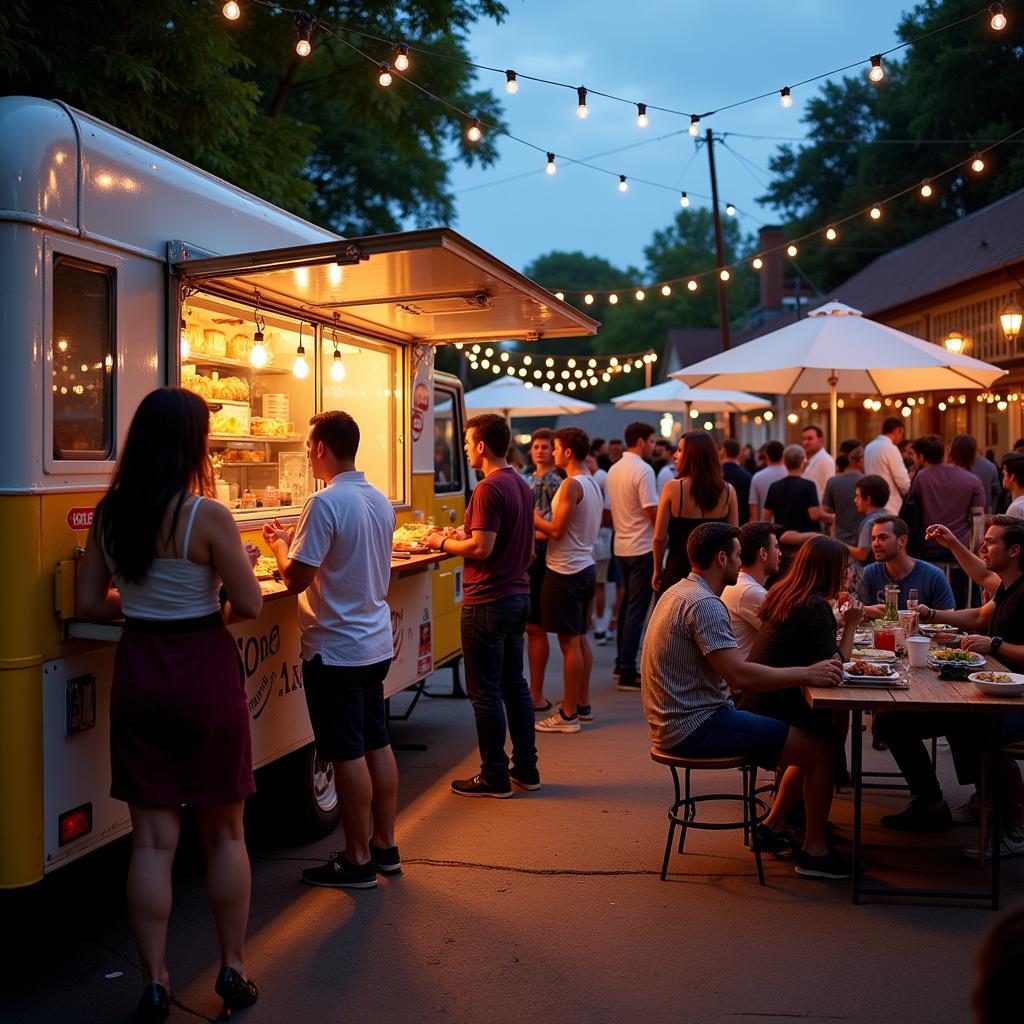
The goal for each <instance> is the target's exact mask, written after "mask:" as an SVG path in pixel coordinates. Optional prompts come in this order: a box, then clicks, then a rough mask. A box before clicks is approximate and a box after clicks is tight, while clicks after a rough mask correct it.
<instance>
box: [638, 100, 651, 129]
mask: <svg viewBox="0 0 1024 1024" xmlns="http://www.w3.org/2000/svg"><path fill="white" fill-rule="evenodd" d="M650 123H651V119H650V118H649V117H648V116H647V104H646V103H638V104H637V105H636V126H637V128H646V127H647V126H648V125H649V124H650Z"/></svg>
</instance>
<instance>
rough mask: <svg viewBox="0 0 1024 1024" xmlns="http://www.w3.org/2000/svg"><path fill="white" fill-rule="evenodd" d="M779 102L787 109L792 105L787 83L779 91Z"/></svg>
mask: <svg viewBox="0 0 1024 1024" xmlns="http://www.w3.org/2000/svg"><path fill="white" fill-rule="evenodd" d="M779 102H780V103H781V104H782V105H783V107H785V109H786V110H789V108H790V107H791V106H793V97H792V96H791V95H790V92H789V86H788V85H787V86H785V87H784V88H783V89H782V91H781V92H780V93H779Z"/></svg>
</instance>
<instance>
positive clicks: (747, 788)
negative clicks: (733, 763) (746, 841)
mask: <svg viewBox="0 0 1024 1024" xmlns="http://www.w3.org/2000/svg"><path fill="white" fill-rule="evenodd" d="M743 786H744V792H743V795H744V797H745V798H746V799H745V802H744V804H743V832H744V835H746V836H749V838H750V848H751V850H753V853H754V863H755V864H756V865H757V884H758V885H766V884H767V883H766V882H765V880H764V865H763V864H762V863H761V842H760V840H759V839H758V838H757V826H756V824H755V822H756V821H757V765H751V766H750V769H749V770H748V769H747V768H744V769H743Z"/></svg>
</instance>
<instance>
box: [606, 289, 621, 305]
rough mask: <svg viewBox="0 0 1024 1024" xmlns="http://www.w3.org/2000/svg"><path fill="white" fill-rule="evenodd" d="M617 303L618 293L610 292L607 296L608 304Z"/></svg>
mask: <svg viewBox="0 0 1024 1024" xmlns="http://www.w3.org/2000/svg"><path fill="white" fill-rule="evenodd" d="M618 304H619V297H618V295H616V294H615V292H612V293H611V295H609V296H608V305H609V306H617V305H618Z"/></svg>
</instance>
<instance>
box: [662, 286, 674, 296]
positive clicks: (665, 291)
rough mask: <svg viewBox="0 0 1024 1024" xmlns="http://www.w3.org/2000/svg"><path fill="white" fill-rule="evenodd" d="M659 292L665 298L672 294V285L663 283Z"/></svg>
mask: <svg viewBox="0 0 1024 1024" xmlns="http://www.w3.org/2000/svg"><path fill="white" fill-rule="evenodd" d="M661 294H662V295H664V296H665V298H666V299H667V298H668V297H669V296H670V295H671V294H672V286H671V285H667V284H663V285H662V286H661Z"/></svg>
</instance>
